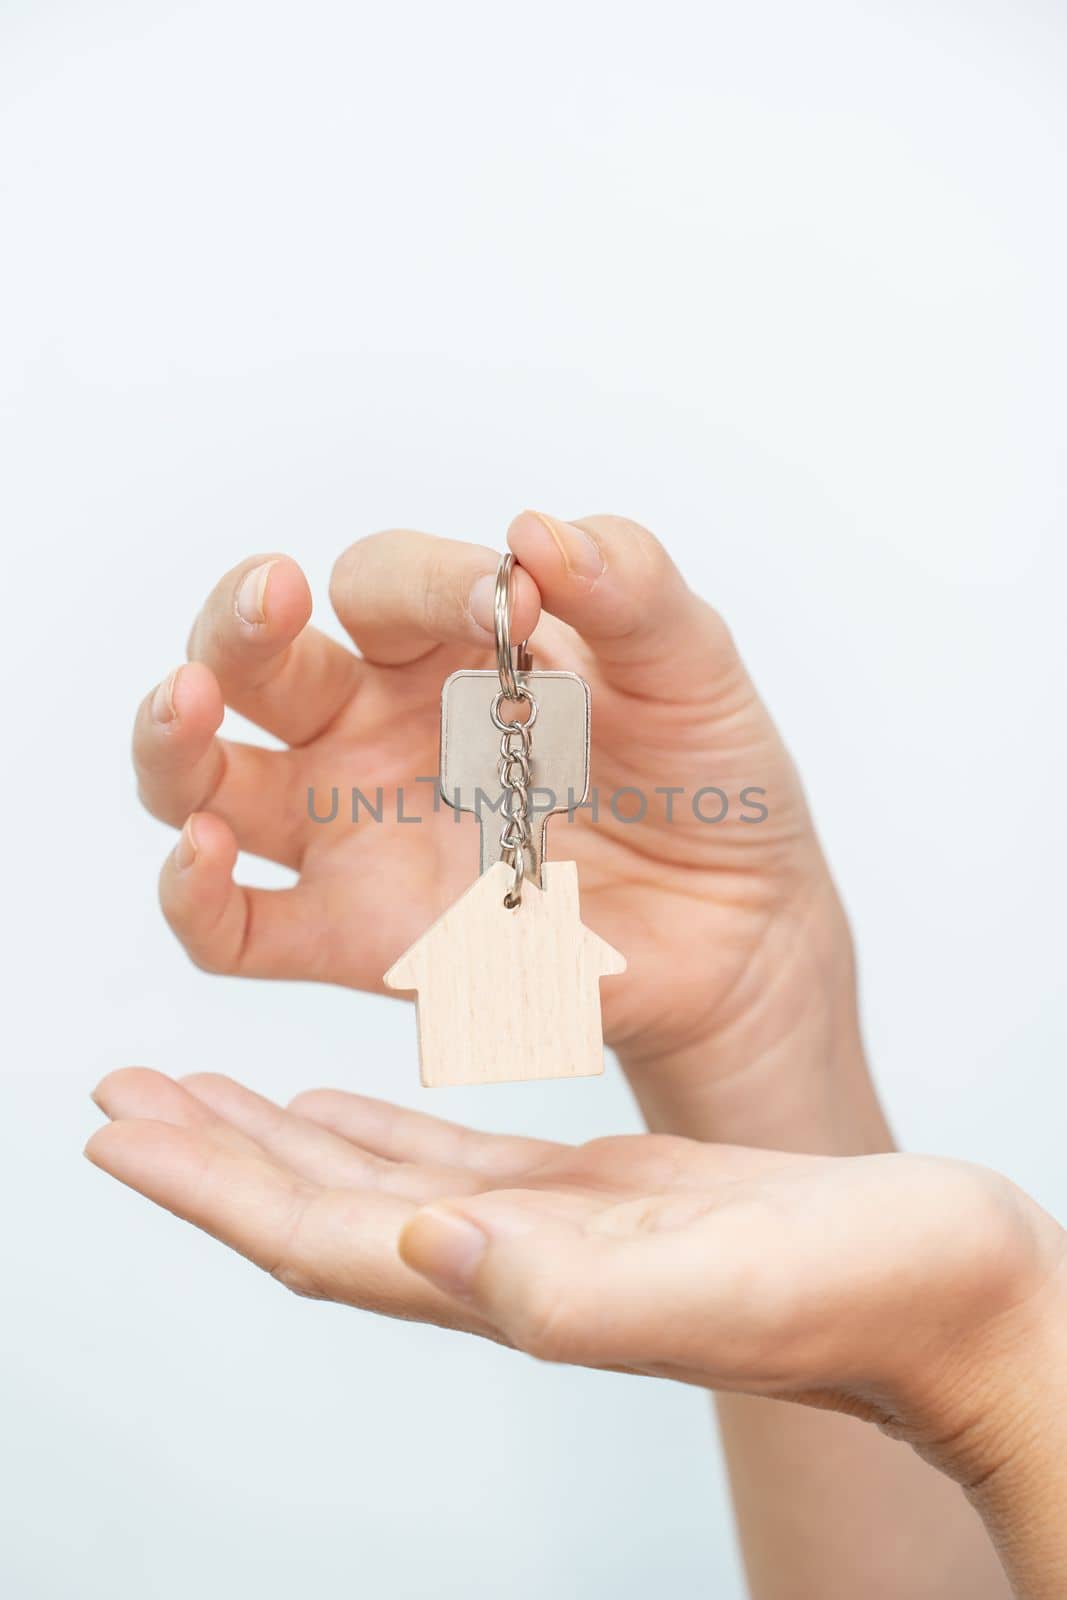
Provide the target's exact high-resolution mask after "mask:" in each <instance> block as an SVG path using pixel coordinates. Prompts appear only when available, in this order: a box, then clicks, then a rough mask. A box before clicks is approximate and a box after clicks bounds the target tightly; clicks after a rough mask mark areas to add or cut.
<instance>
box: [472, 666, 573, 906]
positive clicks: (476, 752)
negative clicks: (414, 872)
mask: <svg viewBox="0 0 1067 1600" xmlns="http://www.w3.org/2000/svg"><path fill="white" fill-rule="evenodd" d="M522 682H523V683H524V684H525V685H526V687H527V688H528V689H529V691H530V693H531V694H532V695H533V697H534V699H535V700H536V701H537V722H536V724H535V726H534V728H533V729H532V731H531V752H530V754H531V761H530V771H531V778H530V799H531V817H530V821H531V844H530V852H529V856H530V860H529V865H528V869H527V870H528V875H529V876H530V877H531V878H532V879H533V881H534V882H535V883H536V884H537V885H538V887H540V886H541V863H542V862H543V860H544V858H545V829H546V826H547V824H548V819H549V817H550V816H552V815H553V814H555V813H557V812H560V811H570V810H573V809H574V807H576V806H580V805H582V804H583V803H584V801H585V799H586V796H587V795H588V792H589V685H588V684H587V683H586V682H585V681H584V679H582V678H580V677H579V676H578V674H577V673H576V672H536V671H534V672H526V673H523V674H522ZM499 692H500V678H499V676H498V674H497V673H496V672H495V671H493V672H476V671H461V672H454V673H453V674H452V676H451V677H450V678H449V679H447V681H446V682H445V684H444V687H443V689H442V691H441V763H440V766H441V773H440V783H441V795H442V798H443V799H444V800H445V802H446V804H448V805H450V806H452V807H453V808H454V809H455V810H457V811H468V812H473V813H474V815H475V816H476V817H477V818H478V821H479V824H480V826H481V834H482V842H481V869H480V870H481V871H482V872H488V870H489V869H490V867H492V866H494V865H495V864H496V863H497V862H498V861H499V860H500V831H501V828H502V827H503V821H504V819H503V816H502V813H501V805H502V802H503V798H504V791H503V788H502V787H501V783H500V776H499V771H498V763H499V760H500V735H499V733H498V732H497V730H496V729H495V728H494V727H493V722H492V717H491V715H490V709H491V707H492V704H493V701H494V699H495V698H496V696H497V695H498V694H499ZM521 716H522V713H521V712H520V720H521Z"/></svg>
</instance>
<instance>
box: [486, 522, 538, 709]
mask: <svg viewBox="0 0 1067 1600" xmlns="http://www.w3.org/2000/svg"><path fill="white" fill-rule="evenodd" d="M514 565H515V557H514V555H513V554H512V553H511V551H510V550H509V551H508V552H507V554H506V555H503V556H501V558H500V565H499V567H497V569H496V590H495V592H494V594H493V632H494V633H495V634H496V670H497V672H498V673H499V675H500V692H501V693H502V694H503V695H504V697H505V699H507V700H527V699H529V691H528V690H524V688H523V685H522V684H521V683H520V682H519V679H518V676H517V673H519V672H529V670H530V668H531V667H532V666H533V658H532V656H531V655H530V651H529V649H528V644H529V640H527V639H524V640H523V641H522V643H521V644H520V645H519V647H518V649H517V650H516V651H515V653H514V657H513V655H512V649H511V569H512V568H513V567H514Z"/></svg>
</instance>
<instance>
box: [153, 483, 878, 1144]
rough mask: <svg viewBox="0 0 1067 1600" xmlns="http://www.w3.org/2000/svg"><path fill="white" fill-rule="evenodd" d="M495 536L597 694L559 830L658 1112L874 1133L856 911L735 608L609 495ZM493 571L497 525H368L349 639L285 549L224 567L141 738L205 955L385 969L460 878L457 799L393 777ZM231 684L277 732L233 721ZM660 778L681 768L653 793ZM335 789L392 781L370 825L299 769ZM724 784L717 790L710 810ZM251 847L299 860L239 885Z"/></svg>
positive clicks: (478, 655) (551, 641) (343, 610)
mask: <svg viewBox="0 0 1067 1600" xmlns="http://www.w3.org/2000/svg"><path fill="white" fill-rule="evenodd" d="M508 543H509V545H510V547H511V548H512V549H513V550H514V552H515V554H516V557H517V559H518V561H519V562H520V563H521V567H520V568H519V569H518V571H517V572H516V575H515V576H516V582H515V587H514V617H513V626H514V633H515V636H516V637H522V636H523V635H525V634H533V639H532V646H533V649H534V652H535V660H536V665H537V666H538V667H545V668H566V669H572V670H576V671H578V672H579V673H580V674H581V675H582V676H583V677H584V678H586V679H587V681H588V682H589V684H590V688H591V691H592V703H593V751H592V779H593V784H594V785H595V786H596V787H597V788H598V789H599V791H600V793H601V797H602V798H601V805H600V813H599V820H598V821H597V822H595V823H594V822H592V821H591V820H590V818H589V816H588V814H586V813H582V812H579V813H578V816H577V819H576V820H575V821H574V822H573V823H568V822H567V821H565V820H564V819H557V821H556V823H555V824H554V825H553V826H554V827H555V829H556V830H557V831H556V834H555V842H554V846H553V849H554V852H555V853H556V854H557V855H561V856H573V858H574V859H575V860H577V862H578V864H579V872H580V876H581V883H582V899H583V910H584V917H585V920H586V921H587V922H588V923H589V925H590V926H591V927H593V928H594V929H595V930H596V931H597V932H599V933H601V934H602V935H603V936H604V938H606V939H607V940H609V941H610V942H611V943H612V944H614V945H616V946H617V947H618V948H619V949H621V950H622V951H624V953H625V954H626V957H627V959H628V963H629V971H628V977H627V980H626V981H625V983H620V984H618V985H612V986H610V987H608V988H606V989H605V991H604V995H603V1002H604V1021H605V1032H606V1036H607V1038H608V1041H609V1043H611V1044H612V1045H614V1046H615V1048H616V1049H617V1050H618V1052H619V1054H620V1058H621V1059H622V1061H623V1064H624V1066H626V1068H627V1070H628V1072H629V1073H630V1076H631V1078H632V1080H633V1081H634V1084H635V1087H636V1089H637V1092H638V1094H639V1096H640V1098H641V1100H642V1103H643V1105H644V1108H645V1111H646V1114H647V1115H648V1116H649V1117H650V1119H651V1120H652V1122H653V1123H654V1125H658V1126H661V1127H671V1128H679V1127H685V1128H686V1129H687V1130H689V1131H692V1132H700V1131H704V1130H709V1129H711V1128H714V1131H715V1132H716V1134H717V1135H719V1136H721V1137H732V1136H733V1137H743V1138H745V1139H747V1140H749V1141H750V1142H764V1141H766V1142H771V1143H773V1142H776V1141H781V1140H782V1134H781V1132H780V1131H779V1125H778V1124H779V1119H780V1118H781V1117H782V1116H785V1117H788V1118H790V1119H791V1123H792V1126H791V1128H790V1137H789V1139H788V1141H787V1142H790V1143H792V1142H795V1141H799V1142H802V1143H809V1144H812V1145H816V1146H820V1147H825V1148H835V1147H837V1145H838V1144H839V1140H838V1138H837V1121H838V1119H839V1120H840V1123H841V1125H844V1124H845V1123H846V1122H848V1123H849V1125H850V1133H849V1135H848V1139H849V1142H850V1143H851V1144H853V1145H854V1144H855V1143H856V1142H857V1140H858V1141H859V1142H860V1143H861V1144H871V1145H876V1144H878V1143H880V1142H881V1140H882V1138H883V1137H884V1133H883V1130H882V1128H881V1123H880V1119H879V1116H878V1113H877V1110H876V1107H875V1106H874V1102H873V1096H872V1095H871V1093H870V1090H869V1086H868V1085H867V1080H866V1076H865V1071H864V1069H863V1066H862V1053H861V1050H860V1045H859V1038H858V1029H857V1025H856V1019H855V1007H854V997H853V978H852V957H851V946H850V941H849V937H848V931H847V927H846V925H845V921H844V917H843V915H842V912H841V909H840V906H839V903H838V900H837V896H836V894H835V891H834V888H833V885H832V883H831V881H830V878H829V874H828V872H827V870H826V867H825V864H824V862H823V859H822V857H821V854H820V852H819V849H818V845H817V843H816V840H815V838H814V835H813V832H812V829H811V824H810V820H809V818H808V813H807V809H806V806H805V803H804V799H803V796H802V793H801V790H800V786H799V783H798V780H797V777H796V774H795V771H794V769H793V766H792V763H791V761H790V759H789V757H788V755H787V753H786V751H785V749H784V747H783V745H782V743H781V741H780V739H779V737H778V734H777V732H776V730H775V728H774V726H773V724H772V722H771V720H770V718H769V716H768V715H767V712H766V710H765V709H764V707H763V705H762V704H761V702H760V700H759V698H758V697H757V695H756V693H755V691H754V689H753V687H752V684H751V682H750V680H749V678H748V676H747V674H746V672H745V670H744V667H743V666H742V664H741V661H740V659H739V657H738V655H737V653H736V651H735V649H734V646H733V642H732V640H731V638H730V635H729V633H728V631H727V629H726V627H725V625H724V624H723V622H722V620H721V619H720V618H719V617H718V616H717V615H716V613H715V612H714V611H712V610H711V609H710V607H708V606H707V605H706V604H705V603H704V602H703V601H701V600H700V599H698V598H697V597H696V596H695V595H693V594H692V593H691V591H690V590H689V589H687V587H686V586H685V584H684V582H683V580H682V578H681V576H680V574H679V573H678V571H677V569H676V568H675V567H674V566H673V564H672V563H671V561H670V560H669V558H668V557H667V555H666V553H665V552H664V550H663V548H662V547H661V546H660V545H659V544H658V543H657V541H656V540H655V539H653V538H652V536H651V535H650V534H648V533H646V532H645V531H644V530H643V529H641V528H638V527H637V526H636V525H634V524H633V523H629V522H626V521H624V520H622V519H619V518H615V517H595V518H590V519H588V520H586V521H585V522H583V523H581V524H580V525H579V524H566V523H561V522H557V521H554V520H550V519H546V518H542V517H540V516H538V515H535V514H533V513H530V512H527V513H524V514H523V515H522V516H520V517H519V518H517V519H516V521H515V522H514V523H513V524H512V526H511V528H510V530H509V534H508ZM495 567H496V557H495V555H494V553H493V552H492V551H490V550H488V549H484V548H480V547H478V546H473V545H466V544H460V543H454V542H451V541H445V540H438V539H434V538H431V537H429V536H427V535H424V534H417V533H411V532H394V533H385V534H378V535H375V536H374V537H372V538H369V539H364V540H362V541H360V542H358V543H357V544H355V545H353V546H352V547H351V548H350V549H349V550H348V551H347V552H346V553H345V554H344V555H343V556H342V557H341V559H340V560H339V562H338V563H337V566H336V569H335V572H334V577H333V583H332V588H331V597H332V599H333V603H334V606H335V608H336V610H337V613H338V615H339V617H340V618H341V620H342V622H343V623H344V625H345V627H346V628H347V630H348V632H349V633H350V635H351V637H352V638H353V640H354V641H355V643H356V645H357V646H358V648H359V651H360V654H359V655H358V656H357V655H355V654H353V653H352V652H350V651H349V650H347V649H345V648H344V647H343V646H341V645H340V644H338V643H336V642H335V641H334V640H331V639H329V638H327V637H326V636H325V635H323V634H321V633H319V632H318V631H317V630H316V629H314V628H312V627H310V626H308V617H309V614H310V609H311V606H310V595H309V592H308V587H307V584H306V581H305V580H304V578H303V575H302V574H301V572H300V571H299V569H298V568H297V567H296V565H295V564H294V563H293V562H292V561H291V560H289V559H288V558H286V557H276V558H262V557H261V558H255V559H252V560H249V561H246V562H244V563H242V565H241V566H240V567H238V568H237V569H235V570H234V571H233V572H231V573H229V574H228V575H227V576H226V577H225V578H224V579H223V580H222V581H221V583H220V584H219V585H218V587H217V588H216V589H215V591H214V592H213V594H212V595H211V597H210V598H209V600H208V602H207V604H206V606H205V608H204V610H203V612H202V613H201V615H200V617H199V618H198V619H197V621H196V623H195V625H194V627H193V631H192V635H191V638H190V642H189V658H190V660H189V664H188V665H186V666H184V667H182V668H180V669H179V670H178V671H177V673H175V674H173V675H172V676H171V677H170V678H169V679H167V680H165V682H164V683H163V684H162V685H161V686H160V687H159V688H158V689H157V690H155V691H153V693H152V694H150V695H149V696H148V697H147V698H146V700H145V701H144V703H143V705H142V707H141V709H140V712H139V714H138V718H137V725H136V731H135V737H134V754H135V762H136V766H137V771H138V778H139V784H140V791H141V794H142V796H143V798H144V801H145V803H146V805H147V806H148V808H149V809H150V810H151V811H152V812H153V813H154V814H155V815H157V816H159V817H161V818H163V819H164V820H166V821H169V822H172V823H173V824H175V825H176V826H181V825H183V824H184V828H183V833H182V836H181V838H180V840H179V843H178V845H177V847H176V850H175V851H174V852H173V854H172V855H171V856H170V857H169V859H168V861H167V863H166V864H165V866H164V869H163V874H162V880H161V898H162V902H163V907H164V910H165V913H166V915H167V917H168V920H169V921H170V923H171V925H172V927H173V928H174V930H175V932H176V933H177V934H178V936H179V938H180V939H181V940H182V942H183V943H184V944H185V946H186V948H187V950H188V951H189V953H190V955H191V956H192V958H193V959H194V960H195V961H197V962H198V964H200V965H202V966H204V967H206V968H208V969H209V970H212V971H218V972H233V973H243V974H246V975H249V976H260V977H292V978H315V979H321V980H323V981H327V982H334V983H344V984H350V985H353V986H355V987H359V988H378V987H379V986H380V983H381V977H382V974H383V973H384V971H385V970H386V968H387V967H388V966H389V964H390V962H391V961H392V960H393V959H394V958H395V957H396V955H397V954H398V953H399V952H400V951H401V950H403V949H404V948H405V947H406V946H407V945H408V944H409V943H410V942H411V941H412V939H414V938H415V936H416V935H417V934H418V933H419V932H421V931H422V930H423V929H424V928H425V927H426V926H427V924H428V923H429V922H430V921H431V920H432V919H433V917H435V916H436V915H437V914H439V912H440V911H441V910H442V909H443V908H444V907H445V906H446V905H447V904H448V903H449V902H450V901H451V900H453V899H454V898H455V896H456V895H457V894H458V893H459V892H460V890H461V889H462V888H463V887H464V886H465V885H466V884H467V883H469V881H470V879H471V877H472V876H473V873H474V871H475V870H476V846H475V844H474V841H473V839H472V838H471V836H470V835H469V834H466V833H464V832H462V831H461V830H459V829H458V828H456V827H455V825H454V822H453V819H452V816H451V813H448V812H442V813H440V814H438V815H435V816H428V815H426V816H424V820H423V822H422V823H421V825H420V826H417V827H413V826H406V825H404V824H402V823H398V822H397V821H396V808H395V791H397V790H399V789H401V788H402V789H403V790H404V791H405V796H406V798H407V802H408V803H407V812H408V815H409V816H410V815H411V814H413V813H414V812H415V811H416V809H418V810H419V811H421V812H423V813H425V812H426V811H428V806H427V805H426V804H425V802H424V803H423V805H422V806H419V805H418V801H417V799H416V795H417V794H418V793H419V791H418V790H416V789H415V780H416V779H417V778H426V777H428V776H429V775H431V774H433V773H434V772H436V770H437V737H438V705H439V696H440V690H441V684H442V681H443V679H444V678H445V677H446V676H447V675H448V674H449V673H451V672H452V671H454V670H456V668H458V667H461V666H467V667H479V666H483V667H489V666H492V665H493V638H492V596H493V583H494V576H493V575H494V571H495ZM542 607H543V611H542ZM535 629H536V632H535ZM226 705H229V706H231V707H233V708H234V709H235V710H237V711H239V712H241V713H242V714H244V715H245V716H247V717H249V718H250V719H251V720H252V721H254V722H256V723H257V724H259V725H260V726H261V727H263V728H265V729H267V730H268V731H270V732H271V733H273V734H275V735H277V736H278V737H279V738H280V739H282V740H284V741H285V743H286V744H287V746H288V748H287V749H285V750H281V751H268V750H263V749H260V748H257V747H254V746H249V745H245V744H238V743H233V742H229V741H224V740H220V739H219V738H217V737H216V732H217V729H218V726H219V723H220V722H221V720H222V715H223V709H224V706H226ZM709 785H715V786H717V787H718V788H719V789H722V790H723V791H725V793H726V795H727V796H728V797H729V800H730V808H729V811H728V813H727V815H726V817H725V818H724V819H723V820H722V821H720V822H718V823H712V822H709V821H705V820H701V819H700V817H698V816H697V814H696V813H695V812H694V809H693V806H692V797H693V795H694V794H695V793H696V791H698V790H700V789H702V788H706V787H707V786H709ZM668 786H671V787H675V788H679V789H682V790H684V791H685V792H684V793H683V794H680V795H676V796H675V797H674V798H673V800H671V799H669V797H667V796H665V795H663V794H662V793H661V794H659V795H657V794H656V793H655V791H656V790H657V789H659V790H661V791H662V790H663V789H665V788H666V787H668ZM746 786H751V787H753V788H758V789H762V790H764V791H765V793H764V795H763V796H762V797H761V798H762V802H763V804H764V805H765V806H766V807H767V812H768V815H767V817H766V818H765V819H764V820H762V821H760V822H759V823H758V824H753V823H752V822H751V821H748V822H746V821H743V820H742V818H741V810H740V806H739V796H740V791H741V789H742V788H744V787H746ZM333 787H336V788H337V789H338V790H339V791H340V793H341V795H342V796H346V795H347V793H348V791H349V790H350V789H351V788H352V787H358V788H361V789H362V790H363V791H364V792H365V793H373V791H374V790H375V789H376V788H379V787H381V788H383V790H384V791H385V808H384V820H383V822H382V823H381V825H375V826H373V827H368V826H358V827H353V826H351V825H349V823H348V821H347V808H346V807H345V805H344V802H342V808H341V811H340V814H339V817H338V819H337V821H336V822H334V823H331V824H328V825H323V824H316V823H315V822H314V821H312V820H311V818H310V816H309V812H308V804H307V795H308V790H309V789H311V788H314V789H315V790H316V792H317V793H318V794H319V795H320V796H322V797H325V796H327V795H328V794H329V791H330V789H331V788H333ZM624 787H627V788H630V789H638V790H640V791H641V793H642V794H643V795H644V796H645V797H646V801H647V814H646V816H645V818H644V820H643V821H642V822H641V823H639V824H635V823H633V822H624V821H622V820H620V819H619V818H618V817H617V816H616V815H614V814H613V812H612V810H611V808H610V806H609V805H608V804H607V797H608V796H609V795H610V794H611V793H612V792H614V791H615V790H616V789H621V788H624ZM421 792H422V794H423V795H424V796H425V797H426V798H427V799H428V797H429V791H428V789H426V788H425V787H424V788H423V789H422V791H421ZM668 806H670V807H671V809H672V811H673V815H672V817H671V819H670V820H668V816H667V812H668ZM620 809H622V808H620ZM716 809H717V803H713V802H712V801H706V802H705V807H704V815H705V816H708V815H712V816H713V815H715V811H716ZM748 814H749V816H750V817H751V815H752V812H751V810H750V811H749V813H748ZM564 830H566V831H565V836H561V835H563V834H564ZM239 849H240V850H246V851H249V852H251V853H253V854H257V855H262V856H265V857H267V858H269V859H272V860H275V861H279V862H283V863H284V864H286V865H288V866H291V867H294V868H296V869H297V870H298V871H299V874H300V881H299V883H298V884H297V885H296V886H295V887H293V888H291V889H286V890H281V891H275V892H271V891H265V890H258V889H244V888H241V887H239V886H237V885H235V884H234V882H233V880H232V876H231V875H232V871H233V866H234V862H235V859H236V854H237V851H238V850H239ZM779 1108H780V1109H779ZM805 1123H807V1127H805V1126H804V1124H805ZM857 1129H858V1130H859V1132H857Z"/></svg>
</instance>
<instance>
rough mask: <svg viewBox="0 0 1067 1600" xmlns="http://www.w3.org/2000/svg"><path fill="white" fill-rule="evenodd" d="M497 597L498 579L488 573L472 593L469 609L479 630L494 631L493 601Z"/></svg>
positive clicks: (478, 581) (479, 580)
mask: <svg viewBox="0 0 1067 1600" xmlns="http://www.w3.org/2000/svg"><path fill="white" fill-rule="evenodd" d="M495 596H496V578H495V576H494V575H493V573H491V572H487V573H486V574H485V577H484V578H478V579H477V581H476V582H475V585H474V588H473V589H472V590H471V592H470V599H469V600H468V601H467V609H468V611H469V612H470V614H471V616H472V617H473V618H474V620H475V622H476V623H477V624H478V626H479V628H484V629H485V631H486V633H492V631H493V601H494V599H495Z"/></svg>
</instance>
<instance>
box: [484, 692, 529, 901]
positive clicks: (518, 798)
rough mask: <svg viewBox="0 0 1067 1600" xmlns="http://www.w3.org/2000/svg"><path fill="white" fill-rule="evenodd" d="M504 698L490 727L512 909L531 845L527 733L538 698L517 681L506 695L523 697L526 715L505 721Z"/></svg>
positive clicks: (500, 697)
mask: <svg viewBox="0 0 1067 1600" xmlns="http://www.w3.org/2000/svg"><path fill="white" fill-rule="evenodd" d="M504 698H505V696H504V693H503V691H501V693H500V694H498V695H497V696H496V697H495V698H494V700H493V703H492V706H491V708H490V716H491V717H492V719H493V727H494V728H496V729H498V730H499V733H500V759H499V761H498V762H497V774H498V776H499V778H500V787H501V788H502V789H503V791H504V800H503V806H502V814H503V817H504V826H503V827H502V828H501V830H500V859H501V860H502V861H504V862H506V863H507V864H508V866H510V867H511V869H512V873H513V878H512V884H511V888H510V889H509V890H508V892H507V894H506V895H505V896H504V904H505V905H506V906H507V908H508V910H509V911H514V909H515V908H516V906H518V905H520V904H521V903H522V885H523V881H524V880H525V877H526V857H527V854H528V852H529V850H530V848H531V843H532V835H531V832H530V743H531V740H530V735H531V733H532V730H533V725H534V723H535V722H536V721H537V701H536V700H535V699H534V697H533V695H532V694H531V693H530V691H529V689H527V687H526V685H525V684H523V683H520V684H519V685H518V693H517V694H516V695H514V696H508V698H509V699H512V700H525V701H526V702H527V704H528V705H529V708H530V710H529V715H528V716H527V718H526V720H525V722H505V721H504V719H503V717H502V716H501V715H500V706H501V702H502V700H503V699H504Z"/></svg>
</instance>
